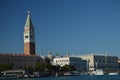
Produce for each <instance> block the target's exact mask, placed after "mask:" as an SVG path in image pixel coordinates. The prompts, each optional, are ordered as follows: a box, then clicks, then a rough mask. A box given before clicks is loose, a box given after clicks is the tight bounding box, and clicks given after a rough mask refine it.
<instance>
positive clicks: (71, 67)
mask: <svg viewBox="0 0 120 80" xmlns="http://www.w3.org/2000/svg"><path fill="white" fill-rule="evenodd" d="M75 70H76V69H75V67H74V66H71V65H64V66H63V67H61V71H64V72H66V71H75Z"/></svg>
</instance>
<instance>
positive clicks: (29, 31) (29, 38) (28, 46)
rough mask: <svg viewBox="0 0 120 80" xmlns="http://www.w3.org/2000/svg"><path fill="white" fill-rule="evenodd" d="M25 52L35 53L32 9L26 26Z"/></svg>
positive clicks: (26, 53) (27, 53)
mask: <svg viewBox="0 0 120 80" xmlns="http://www.w3.org/2000/svg"><path fill="white" fill-rule="evenodd" d="M24 54H25V55H35V32H34V27H33V24H32V20H31V17H30V11H28V15H27V19H26V23H25V26H24Z"/></svg>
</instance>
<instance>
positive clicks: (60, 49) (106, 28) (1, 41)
mask: <svg viewBox="0 0 120 80" xmlns="http://www.w3.org/2000/svg"><path fill="white" fill-rule="evenodd" d="M28 9H30V11H31V18H32V22H33V25H34V28H35V33H36V52H37V54H41V53H42V52H44V54H47V52H49V51H51V52H52V53H53V54H56V53H59V54H60V55H65V54H66V53H68V52H69V53H71V54H74V55H83V54H89V53H96V54H104V53H105V52H106V53H108V54H109V55H115V56H120V0H0V52H1V53H23V30H24V25H25V21H26V17H27V11H28Z"/></svg>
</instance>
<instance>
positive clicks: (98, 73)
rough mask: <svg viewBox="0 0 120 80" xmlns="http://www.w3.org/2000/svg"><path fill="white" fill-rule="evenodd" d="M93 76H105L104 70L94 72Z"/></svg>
mask: <svg viewBox="0 0 120 80" xmlns="http://www.w3.org/2000/svg"><path fill="white" fill-rule="evenodd" d="M92 74H93V75H104V72H103V70H102V69H96V70H95V71H93V72H92Z"/></svg>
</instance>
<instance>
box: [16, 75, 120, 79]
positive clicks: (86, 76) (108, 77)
mask: <svg viewBox="0 0 120 80" xmlns="http://www.w3.org/2000/svg"><path fill="white" fill-rule="evenodd" d="M15 80H120V75H100V76H95V75H94V76H90V75H82V76H62V77H41V78H24V79H15Z"/></svg>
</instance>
